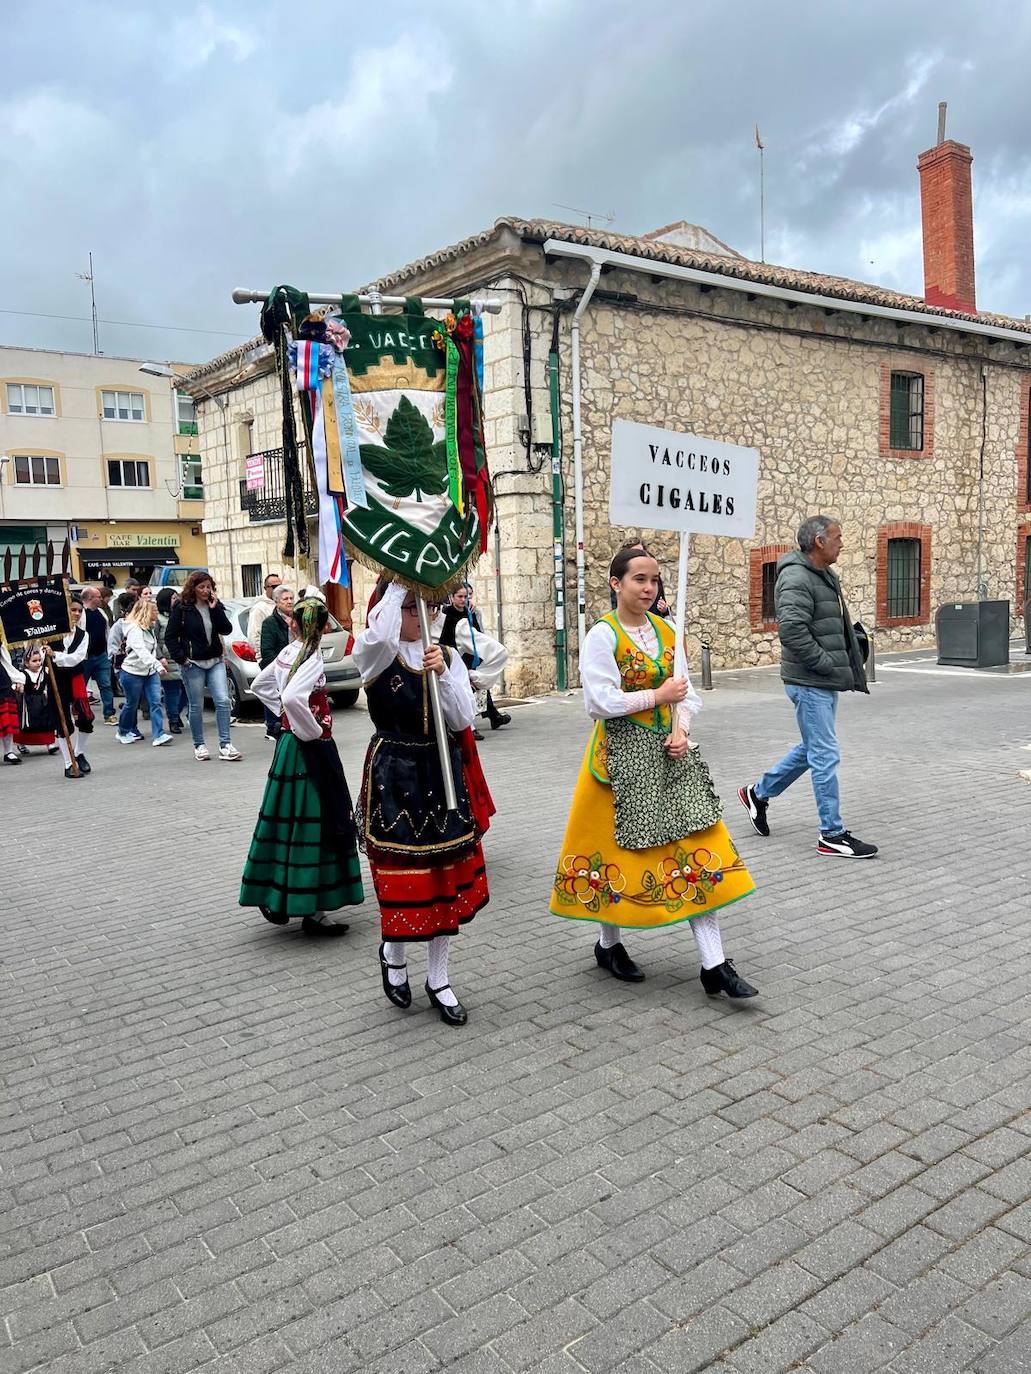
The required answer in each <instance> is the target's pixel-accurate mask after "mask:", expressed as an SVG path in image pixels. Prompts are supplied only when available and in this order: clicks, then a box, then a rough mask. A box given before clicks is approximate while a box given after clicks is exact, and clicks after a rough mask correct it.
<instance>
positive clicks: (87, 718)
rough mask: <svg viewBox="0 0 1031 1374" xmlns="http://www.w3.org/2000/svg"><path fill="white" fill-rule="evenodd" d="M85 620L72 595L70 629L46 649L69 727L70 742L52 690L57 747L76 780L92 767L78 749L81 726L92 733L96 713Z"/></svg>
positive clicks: (88, 732)
mask: <svg viewBox="0 0 1031 1374" xmlns="http://www.w3.org/2000/svg"><path fill="white" fill-rule="evenodd" d="M83 621H84V617H83V614H82V602H81V601H76V600H75V599H74V598H73V599H72V628H71V632H70V633H69V634H66V635H65V636H64V638H63V639H62V641H61V647H60V648H55V647H54V646H52V645H50V644H48V645H47V646H46V647H45V648H44V650H43V652H44V653H45V654H46V655H47V656H48V657H49V658H50V659H52V660H53V664H54V677H55V679H56V680H57V697H58V698H59V699H60V703H61V709H62V711H63V712H64V720H65V725H66V726H67V728H68V731H69V740H70V746H69V740H66V739H65V738H64V735H63V734H62V733H61V723H60V720H61V718H60V715H59V713H58V709H57V701H56V700H54V693H53V691H51V692H50V698H51V711H52V715H51V720H52V722H53V728H54V730H55V731H56V732H57V747H58V749H60V751H61V757H62V759H63V760H64V775H65V777H66V778H68V779H69V780H70V781H74V780H75V778H76V776H78V777H80V778H82V777H85V776H86V774H87V773H91V772H92V771H93V770H92V769H91V767H90V765H89V762H88V761H87V759H86V755H85V754H83V753H81V752H80V750H79V743H80V739H79V732H80V728H82V733H83V734H92V732H93V715H92V712H91V711H90V709H89V700H88V696H87V692H86V679H85V678H84V677H83V675H82V664H83V663H84V662H85V661H86V657H87V655H88V653H89V636H88V635H87V633H86V629H85V625H84V623H83ZM83 727H84V728H83ZM73 755H74V757H75V762H76V763H77V764H78V765H79V772H78V775H76V774H75V773H73V772H72V757H73Z"/></svg>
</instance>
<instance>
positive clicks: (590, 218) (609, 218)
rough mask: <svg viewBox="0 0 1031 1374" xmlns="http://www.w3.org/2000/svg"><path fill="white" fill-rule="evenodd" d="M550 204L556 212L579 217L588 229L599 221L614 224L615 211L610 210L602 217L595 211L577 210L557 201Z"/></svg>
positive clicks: (572, 206)
mask: <svg viewBox="0 0 1031 1374" xmlns="http://www.w3.org/2000/svg"><path fill="white" fill-rule="evenodd" d="M551 203H552V205H554V207H555V209H556V210H569V211H570V212H571V213H572V214H574V215H579V216H580V217H581V218H582V219H584V220H585V221H586V223H587V228H588V229H591V228H593V227H594V221H595V220H600V221H601V222H602V223H604V224H615V222H616V212H615V210H610V211H609V212H608V214H607V215H602V214H599V213H598V212H597V211H596V210H579V209H577V207H576V206H575V205H561V204H560V203H559V202H558V201H557V200H553V201H552V202H551Z"/></svg>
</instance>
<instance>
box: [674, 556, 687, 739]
mask: <svg viewBox="0 0 1031 1374" xmlns="http://www.w3.org/2000/svg"><path fill="white" fill-rule="evenodd" d="M690 551H691V536H690V535H689V534H682V535H681V536H680V556H679V558H678V560H677V609H676V615H675V617H674V620H675V630H674V633H675V634H676V637H677V642H676V646H675V648H674V651H673V676H674V677H686V676H687V649H686V648H685V647H684V626H685V624H686V621H687V558H688V554H689V553H690ZM673 716H674V725H676V723H677V721H679V723H680V724H681V725H684V726H685V728H686V726H687V725H688V724H689V723H690V716H687V715H686V714H685V713H684V712H682V711H681V710H680V708H679V707H674V708H673Z"/></svg>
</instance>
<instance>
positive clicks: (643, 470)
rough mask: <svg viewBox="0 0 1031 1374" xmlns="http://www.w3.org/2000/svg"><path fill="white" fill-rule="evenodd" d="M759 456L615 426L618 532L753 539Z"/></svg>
mask: <svg viewBox="0 0 1031 1374" xmlns="http://www.w3.org/2000/svg"><path fill="white" fill-rule="evenodd" d="M758 481H759V450H758V449H754V448H742V447H741V446H740V445H738V444H724V443H721V442H720V441H719V440H718V439H703V438H701V437H700V436H699V435H697V434H679V433H678V432H677V431H676V430H672V429H656V428H655V427H654V426H653V425H639V424H637V423H635V422H634V421H632V420H614V421H613V423H612V484H611V487H610V489H609V519H610V520H611V521H612V523H613V524H614V525H634V526H638V527H643V528H644V529H652V530H679V531H680V532H681V533H682V534H722V535H726V536H728V537H729V538H731V539H751V537H752V536H753V535H754V534H755V496H756V487H757V485H758Z"/></svg>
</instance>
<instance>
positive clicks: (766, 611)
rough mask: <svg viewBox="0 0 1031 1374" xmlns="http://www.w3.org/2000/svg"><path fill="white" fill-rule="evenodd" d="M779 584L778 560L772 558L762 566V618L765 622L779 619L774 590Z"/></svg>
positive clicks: (768, 622)
mask: <svg viewBox="0 0 1031 1374" xmlns="http://www.w3.org/2000/svg"><path fill="white" fill-rule="evenodd" d="M776 586H777V560H776V559H771V560H770V561H769V562H767V563H764V564H763V568H762V618H763V623H764V624H770V623H772V622H773V621H775V620H776V619H777V603H776V599H775V596H774V591H775V588H776Z"/></svg>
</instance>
